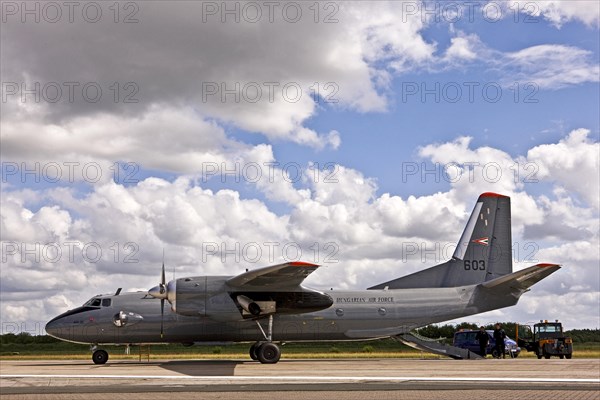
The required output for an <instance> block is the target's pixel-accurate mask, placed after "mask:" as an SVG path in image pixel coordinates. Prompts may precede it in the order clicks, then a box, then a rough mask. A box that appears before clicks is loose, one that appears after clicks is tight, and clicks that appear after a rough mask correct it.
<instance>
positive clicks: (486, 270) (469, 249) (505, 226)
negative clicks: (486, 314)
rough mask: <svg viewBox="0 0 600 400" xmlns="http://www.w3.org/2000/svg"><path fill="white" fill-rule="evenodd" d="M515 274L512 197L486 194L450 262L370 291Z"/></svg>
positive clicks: (445, 284)
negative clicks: (511, 213)
mask: <svg viewBox="0 0 600 400" xmlns="http://www.w3.org/2000/svg"><path fill="white" fill-rule="evenodd" d="M510 273H512V237H511V222H510V197H508V196H503V195H500V194H496V193H483V194H481V195H480V196H479V199H478V200H477V204H475V208H474V209H473V212H472V213H471V217H470V218H469V221H468V222H467V226H466V227H465V230H464V232H463V234H462V236H461V237H460V240H459V242H458V245H457V247H456V250H455V251H454V255H453V256H452V259H451V260H450V261H447V262H445V263H443V264H439V265H436V266H435V267H431V268H428V269H426V270H423V271H419V272H415V273H414V274H410V275H407V276H404V277H401V278H398V279H394V280H391V281H389V282H385V283H381V284H379V285H376V286H373V287H370V288H369V289H385V288H386V287H387V288H388V289H407V288H431V287H456V286H463V285H473V284H476V283H482V282H486V281H489V280H492V279H495V278H498V277H501V276H503V275H507V274H510Z"/></svg>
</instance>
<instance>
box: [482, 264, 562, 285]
mask: <svg viewBox="0 0 600 400" xmlns="http://www.w3.org/2000/svg"><path fill="white" fill-rule="evenodd" d="M559 269H560V265H558V264H537V265H534V266H532V267H529V268H525V269H522V270H520V271H517V272H513V273H512V274H508V275H504V276H501V277H499V278H496V279H492V280H491V281H487V282H484V283H482V284H481V286H483V287H485V288H487V289H494V288H497V287H511V288H515V289H519V290H523V291H524V290H527V289H528V288H529V287H531V286H533V285H534V284H535V283H537V282H539V281H541V280H542V279H544V278H545V277H547V276H548V275H550V274H552V273H554V272H556V271H558V270H559Z"/></svg>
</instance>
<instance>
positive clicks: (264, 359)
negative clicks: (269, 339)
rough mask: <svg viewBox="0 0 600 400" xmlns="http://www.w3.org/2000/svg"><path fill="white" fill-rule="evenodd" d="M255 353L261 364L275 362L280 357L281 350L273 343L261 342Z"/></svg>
mask: <svg viewBox="0 0 600 400" xmlns="http://www.w3.org/2000/svg"><path fill="white" fill-rule="evenodd" d="M256 355H257V356H258V361H260V362H261V364H275V363H277V361H279V358H281V350H280V349H279V346H277V345H276V344H275V343H263V344H261V345H260V346H259V347H258V349H257V351H256Z"/></svg>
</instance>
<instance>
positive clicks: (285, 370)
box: [0, 359, 600, 400]
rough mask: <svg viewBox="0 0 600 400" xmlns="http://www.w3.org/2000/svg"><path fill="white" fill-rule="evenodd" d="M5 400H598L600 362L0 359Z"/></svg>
mask: <svg viewBox="0 0 600 400" xmlns="http://www.w3.org/2000/svg"><path fill="white" fill-rule="evenodd" d="M0 393H1V394H2V397H3V398H6V399H48V400H50V399H86V400H93V399H106V398H107V397H110V399H111V400H114V399H120V398H143V399H155V398H156V399H164V398H165V396H176V398H177V399H187V398H197V397H198V395H199V393H201V395H202V398H203V399H226V398H236V399H240V398H243V399H271V398H272V399H282V398H283V399H286V400H293V399H320V400H322V399H324V398H325V399H327V400H331V399H338V398H339V399H379V400H381V399H396V398H408V399H412V398H414V399H453V398H456V399H462V400H464V399H465V398H476V397H477V398H485V399H486V400H488V399H496V398H497V399H506V398H528V399H536V398H540V399H544V400H548V399H554V398H556V399H564V398H569V399H571V398H573V399H600V360H595V359H588V360H584V359H575V360H558V359H556V360H537V359H514V360H513V359H506V360H493V359H487V360H477V361H476V360H473V361H466V360H465V361H456V360H450V359H448V360H444V359H440V360H418V359H367V360H365V359H344V360H282V361H280V362H279V363H278V364H275V365H262V364H259V363H257V362H251V361H245V360H240V361H214V360H171V361H168V360H167V361H162V360H161V361H150V362H144V361H142V362H132V361H109V362H108V363H107V364H106V365H94V364H93V363H92V362H91V361H6V360H4V361H0Z"/></svg>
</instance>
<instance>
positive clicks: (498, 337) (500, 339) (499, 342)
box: [494, 324, 506, 358]
mask: <svg viewBox="0 0 600 400" xmlns="http://www.w3.org/2000/svg"><path fill="white" fill-rule="evenodd" d="M505 338H506V333H504V329H502V327H501V326H500V324H496V328H495V329H494V341H495V342H496V345H495V346H494V350H496V358H500V357H502V358H506V356H505V354H504V339H505Z"/></svg>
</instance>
